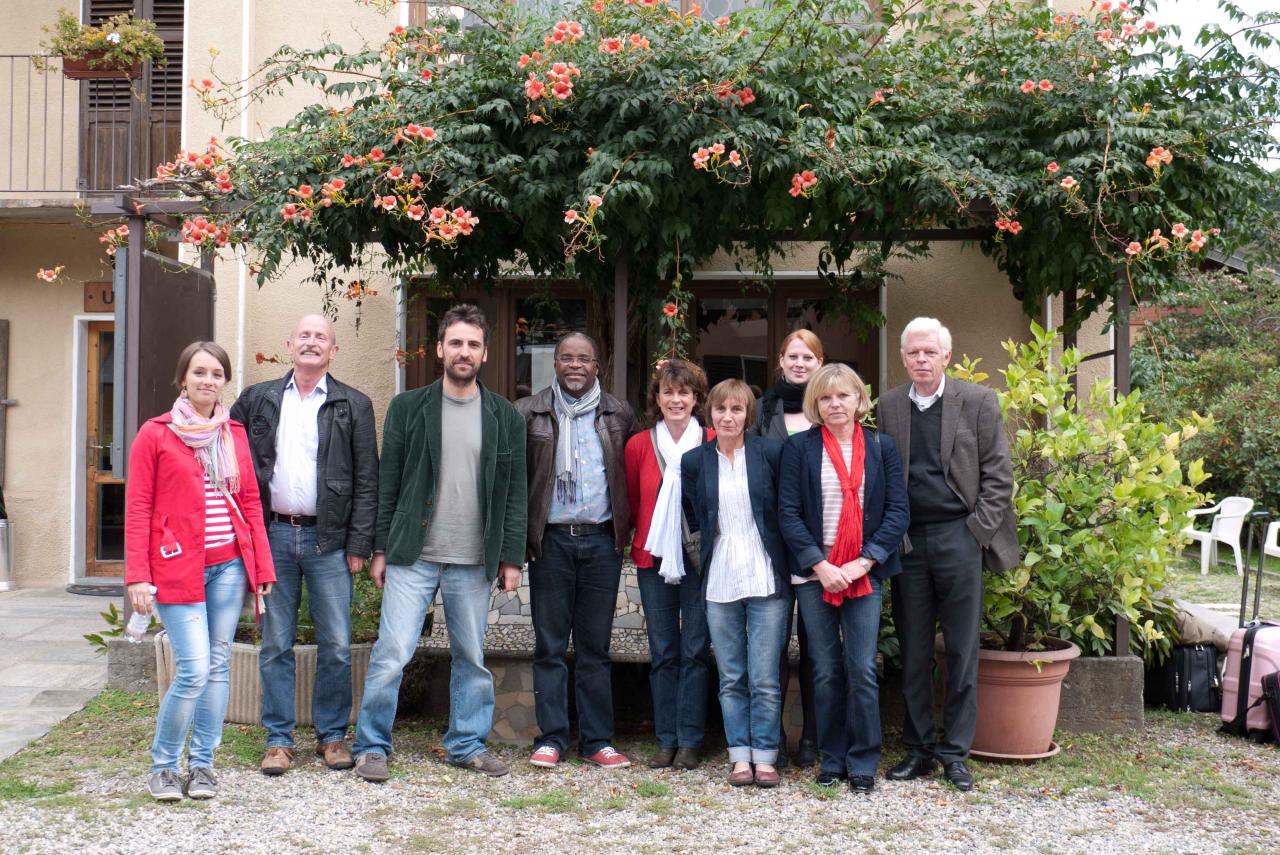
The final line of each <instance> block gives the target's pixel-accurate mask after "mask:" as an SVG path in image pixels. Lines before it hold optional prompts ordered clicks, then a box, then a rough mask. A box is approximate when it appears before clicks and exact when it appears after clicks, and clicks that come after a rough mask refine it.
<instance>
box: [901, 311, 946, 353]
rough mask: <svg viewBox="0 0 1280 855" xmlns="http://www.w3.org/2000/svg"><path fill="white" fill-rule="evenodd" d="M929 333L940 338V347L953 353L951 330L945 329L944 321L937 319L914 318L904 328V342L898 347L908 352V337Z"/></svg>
mask: <svg viewBox="0 0 1280 855" xmlns="http://www.w3.org/2000/svg"><path fill="white" fill-rule="evenodd" d="M929 333H934V334H936V335H937V336H938V345H939V346H940V347H941V348H942V350H943V351H944V352H946V353H950V352H951V330H949V329H947V328H946V327H944V326H943V325H942V321H940V320H938V319H937V318H912V319H911V322H910V323H908V324H907V325H906V326H905V327H903V328H902V342H901V343H900V344H899V345H898V349H899V350H901V351H903V352H904V353H905V352H906V350H907V336H910V335H919V334H925V335H927V334H929Z"/></svg>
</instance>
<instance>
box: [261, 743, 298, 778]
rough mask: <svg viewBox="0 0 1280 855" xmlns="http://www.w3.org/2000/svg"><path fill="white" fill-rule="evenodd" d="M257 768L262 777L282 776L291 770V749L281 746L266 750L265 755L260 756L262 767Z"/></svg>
mask: <svg viewBox="0 0 1280 855" xmlns="http://www.w3.org/2000/svg"><path fill="white" fill-rule="evenodd" d="M258 768H259V769H260V770H261V771H262V774H264V775H271V776H272V777H274V776H276V775H283V774H284V773H285V772H288V771H289V770H290V769H291V768H293V749H292V748H285V747H284V746H282V745H276V746H274V747H272V748H268V749H267V753H266V754H264V755H263V756H262V765H261V766H259V767H258Z"/></svg>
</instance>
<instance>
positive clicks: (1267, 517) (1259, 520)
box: [1240, 511, 1271, 627]
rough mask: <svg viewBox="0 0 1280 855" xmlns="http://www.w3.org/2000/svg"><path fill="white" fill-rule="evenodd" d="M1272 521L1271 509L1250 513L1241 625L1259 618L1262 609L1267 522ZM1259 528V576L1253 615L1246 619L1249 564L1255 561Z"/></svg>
mask: <svg viewBox="0 0 1280 855" xmlns="http://www.w3.org/2000/svg"><path fill="white" fill-rule="evenodd" d="M1270 521H1271V512H1270V511H1254V512H1253V513H1251V514H1249V526H1248V529H1249V532H1248V535H1247V537H1248V540H1247V543H1248V546H1247V548H1246V549H1245V553H1244V554H1245V556H1246V557H1245V565H1244V584H1243V586H1242V587H1241V590H1240V626H1242V627H1243V626H1245V625H1246V624H1247V623H1248V622H1249V621H1254V620H1257V619H1258V613H1259V612H1260V611H1261V610H1262V570H1263V567H1265V566H1266V563H1267V551H1266V532H1267V523H1269V522H1270ZM1255 528H1258V529H1259V534H1258V578H1257V581H1256V582H1255V583H1254V587H1253V617H1251V618H1249V620H1248V621H1247V620H1245V615H1247V614H1248V613H1249V570H1250V567H1249V565H1250V564H1252V563H1253V530H1254V529H1255Z"/></svg>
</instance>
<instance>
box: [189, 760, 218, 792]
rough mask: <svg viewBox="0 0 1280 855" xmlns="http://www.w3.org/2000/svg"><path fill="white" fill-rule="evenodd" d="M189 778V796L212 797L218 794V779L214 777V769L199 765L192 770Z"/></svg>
mask: <svg viewBox="0 0 1280 855" xmlns="http://www.w3.org/2000/svg"><path fill="white" fill-rule="evenodd" d="M190 772H191V775H190V777H188V778H187V798H191V799H211V798H213V797H214V796H216V795H217V794H218V779H217V778H215V777H213V770H212V769H210V768H209V767H208V766H198V767H196V768H195V769H191V770H190Z"/></svg>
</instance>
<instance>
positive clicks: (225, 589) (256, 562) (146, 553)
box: [125, 341, 275, 802]
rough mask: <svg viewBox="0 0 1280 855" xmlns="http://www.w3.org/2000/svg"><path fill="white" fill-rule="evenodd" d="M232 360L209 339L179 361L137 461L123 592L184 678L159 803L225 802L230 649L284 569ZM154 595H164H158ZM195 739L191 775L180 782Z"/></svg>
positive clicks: (168, 732)
mask: <svg viewBox="0 0 1280 855" xmlns="http://www.w3.org/2000/svg"><path fill="white" fill-rule="evenodd" d="M230 379H231V361H230V360H229V359H228V358H227V352H226V351H225V350H223V349H222V348H221V347H219V346H218V345H216V344H214V343H213V342H211V341H197V342H193V343H192V344H189V345H187V347H186V349H185V350H183V351H182V354H181V355H180V356H179V357H178V367H177V371H176V372H175V375H174V383H175V385H177V387H178V399H177V400H176V401H174V403H173V409H171V410H170V411H169V412H167V413H165V414H164V415H162V416H157V417H156V418H154V419H151V420H150V421H148V422H147V423H146V424H144V425H143V426H142V428H141V429H140V430H139V431H138V436H137V438H136V439H134V442H133V448H132V450H131V451H130V452H129V480H128V485H127V487H126V490H125V492H126V499H125V502H126V504H125V582H126V584H127V585H128V593H129V602H130V604H131V605H132V607H133V610H134V611H137V612H141V613H143V614H148V613H150V612H151V611H152V609H153V608H154V609H155V611H156V612H157V614H158V615H159V617H160V622H161V623H163V624H164V627H165V631H166V632H167V633H168V635H169V642H170V644H171V645H172V646H173V657H174V660H175V661H176V662H177V672H176V674H175V675H174V679H173V683H172V684H171V685H170V686H169V690H168V691H167V692H165V695H164V698H163V699H162V700H161V701H160V712H159V713H158V714H157V716H156V735H155V739H154V740H153V741H152V743H151V780H150V783H149V787H148V789H149V790H150V792H151V795H152V797H153V798H155V799H156V800H157V801H162V802H174V801H180V800H181V799H182V797H183V794H184V792H185V794H186V795H187V796H188V797H190V798H193V799H208V798H212V797H213V796H214V795H216V794H217V786H218V785H217V780H216V779H215V778H214V775H213V752H214V749H215V748H217V747H218V743H219V742H221V740H222V720H223V718H224V717H225V715H226V712H227V690H228V679H227V678H228V671H229V665H230V652H231V641H232V639H233V637H234V635H235V630H236V622H237V621H238V620H239V618H240V609H241V607H242V605H243V604H244V597H245V593H246V592H247V591H250V590H252V591H256V592H257V593H258V594H260V595H264V596H265V595H266V594H269V593H271V585H272V583H273V582H274V581H275V569H274V567H273V565H272V563H271V547H270V546H269V545H268V543H267V532H266V529H265V527H264V525H263V517H262V505H261V502H260V500H259V498H258V481H257V479H256V478H255V477H254V474H253V462H252V458H251V457H250V454H249V442H248V439H247V437H246V436H245V432H244V428H243V427H242V426H241V425H240V424H239V423H238V422H233V421H231V420H230V418H229V417H228V415H227V408H226V407H224V406H223V405H222V401H221V398H222V390H223V387H224V386H226V384H227V381H229V380H230ZM153 589H154V591H155V594H154V596H153V595H152V590H153ZM188 732H189V733H190V736H191V744H190V746H189V748H188V755H187V771H188V777H187V779H186V780H185V781H184V780H183V778H182V777H181V775H180V774H179V763H180V761H181V759H182V750H183V745H184V744H185V743H186V742H187V735H188Z"/></svg>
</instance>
